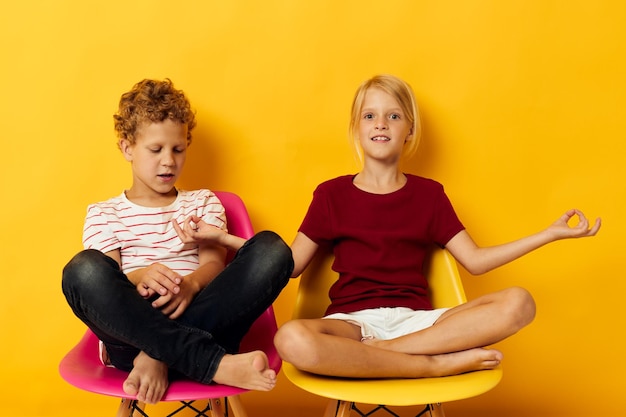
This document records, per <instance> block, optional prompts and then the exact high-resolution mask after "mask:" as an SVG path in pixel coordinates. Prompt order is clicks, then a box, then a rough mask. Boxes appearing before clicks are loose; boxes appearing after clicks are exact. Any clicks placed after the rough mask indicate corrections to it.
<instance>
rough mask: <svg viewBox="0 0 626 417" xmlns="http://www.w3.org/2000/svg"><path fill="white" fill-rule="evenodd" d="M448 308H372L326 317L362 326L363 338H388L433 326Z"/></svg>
mask: <svg viewBox="0 0 626 417" xmlns="http://www.w3.org/2000/svg"><path fill="white" fill-rule="evenodd" d="M447 310H449V309H448V308H439V309H436V310H412V309H410V308H407V307H394V308H387V307H383V308H372V309H368V310H361V311H355V312H353V313H335V314H329V315H328V316H325V317H324V319H335V320H344V321H347V322H349V323H352V324H354V325H355V326H359V327H360V328H361V340H364V339H380V340H388V339H394V338H396V337H400V336H404V335H407V334H409V333H415V332H417V331H420V330H423V329H425V328H427V327H430V326H432V325H433V324H435V322H436V321H437V320H438V319H439V317H441V315H442V314H443V313H445V312H446V311H447Z"/></svg>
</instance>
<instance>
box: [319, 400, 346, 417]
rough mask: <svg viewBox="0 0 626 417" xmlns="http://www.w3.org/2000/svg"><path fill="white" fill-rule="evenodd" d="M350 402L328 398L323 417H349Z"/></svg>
mask: <svg viewBox="0 0 626 417" xmlns="http://www.w3.org/2000/svg"><path fill="white" fill-rule="evenodd" d="M351 411H352V403H351V402H349V401H339V400H330V401H329V402H328V404H327V405H326V411H324V417H349V416H350V412H351Z"/></svg>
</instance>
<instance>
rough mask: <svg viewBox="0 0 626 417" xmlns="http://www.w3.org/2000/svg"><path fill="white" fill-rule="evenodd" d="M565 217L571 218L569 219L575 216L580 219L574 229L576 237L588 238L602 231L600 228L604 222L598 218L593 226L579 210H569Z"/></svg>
mask: <svg viewBox="0 0 626 417" xmlns="http://www.w3.org/2000/svg"><path fill="white" fill-rule="evenodd" d="M565 216H569V218H571V217H573V216H577V217H578V224H577V225H576V226H574V227H573V228H572V230H573V231H575V232H576V236H575V237H587V236H595V235H596V234H597V233H598V230H600V226H601V225H602V220H601V219H600V218H599V217H598V218H597V219H596V220H595V222H594V224H593V226H591V228H590V225H589V220H588V219H587V217H586V216H585V214H584V213H583V212H582V211H580V210H577V209H572V210H569V211H568V212H567V213H566V214H565Z"/></svg>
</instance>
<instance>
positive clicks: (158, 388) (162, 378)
mask: <svg viewBox="0 0 626 417" xmlns="http://www.w3.org/2000/svg"><path fill="white" fill-rule="evenodd" d="M167 385H168V379H167V365H165V364H164V363H163V362H161V361H158V360H156V359H152V358H151V357H150V356H148V355H147V354H145V353H144V352H140V353H139V355H137V357H136V358H135V360H134V361H133V369H132V371H130V373H129V374H128V378H126V381H124V386H123V388H124V392H125V393H126V394H128V395H133V396H136V397H137V399H138V400H139V401H141V402H145V403H148V404H156V403H158V402H159V401H160V400H161V398H162V397H163V394H165V390H167Z"/></svg>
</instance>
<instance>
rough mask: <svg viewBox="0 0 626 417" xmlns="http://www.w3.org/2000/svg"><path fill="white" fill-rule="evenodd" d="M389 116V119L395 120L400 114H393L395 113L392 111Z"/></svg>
mask: <svg viewBox="0 0 626 417" xmlns="http://www.w3.org/2000/svg"><path fill="white" fill-rule="evenodd" d="M389 118H390V119H393V120H397V119H399V118H400V115H399V114H395V113H394V114H392V115H391V116H389Z"/></svg>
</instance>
